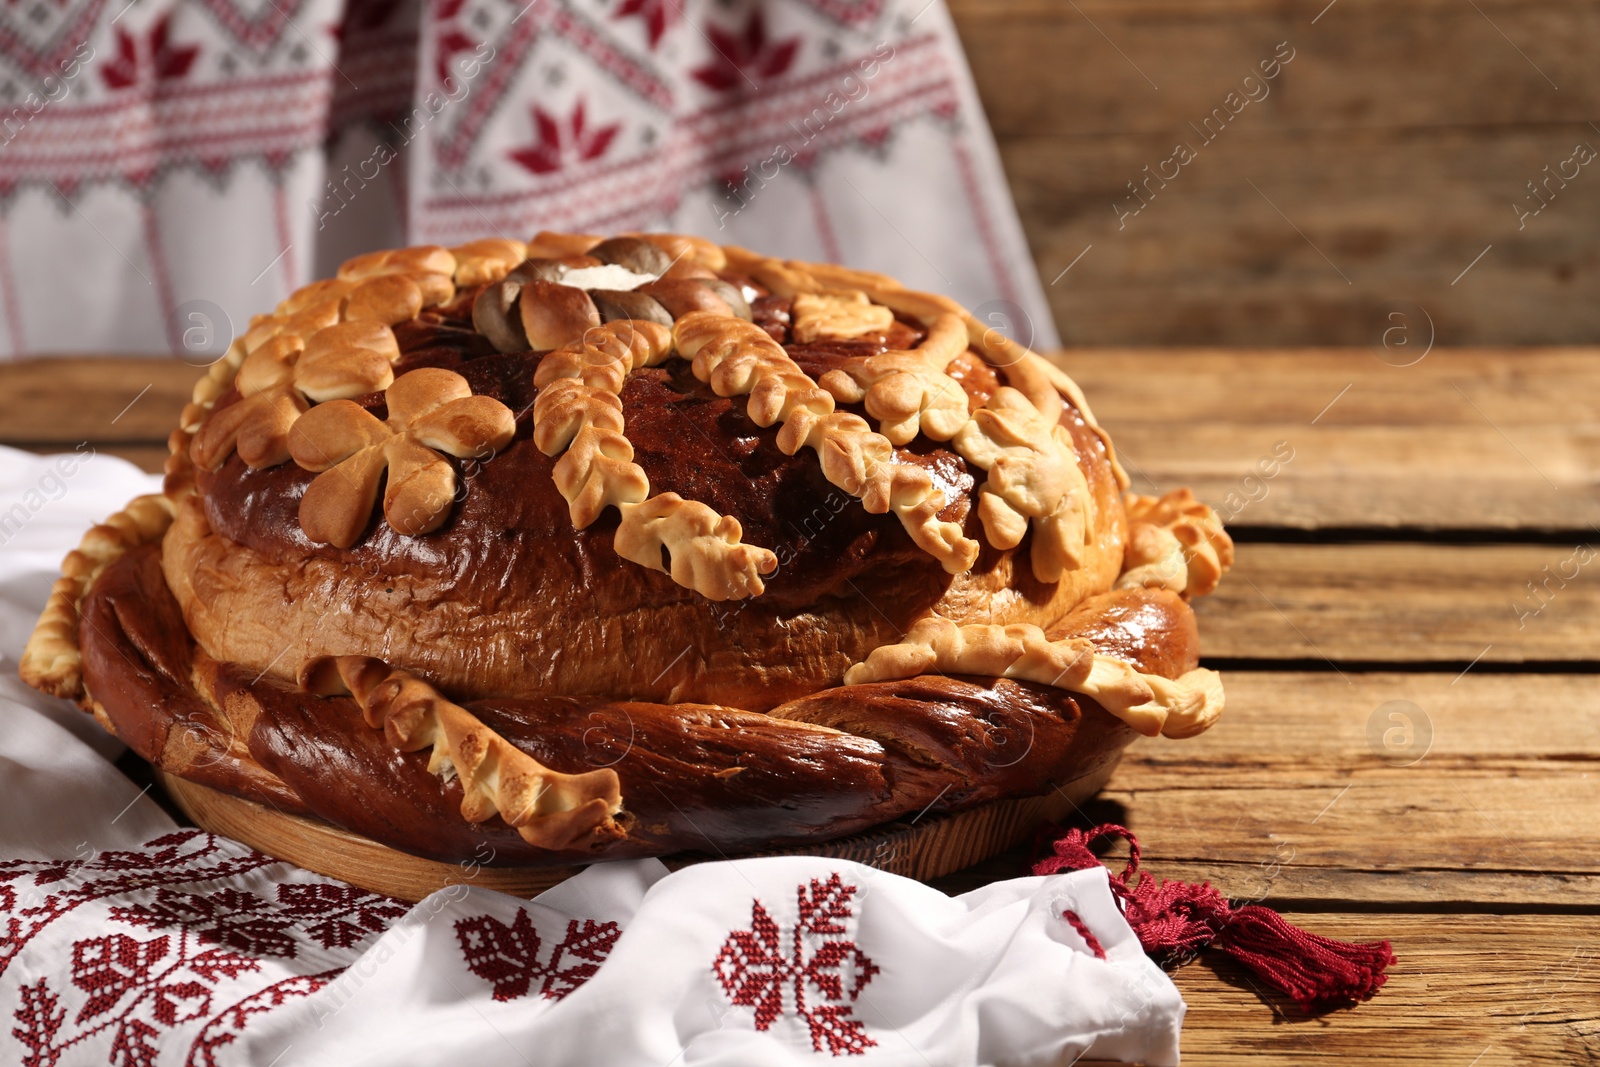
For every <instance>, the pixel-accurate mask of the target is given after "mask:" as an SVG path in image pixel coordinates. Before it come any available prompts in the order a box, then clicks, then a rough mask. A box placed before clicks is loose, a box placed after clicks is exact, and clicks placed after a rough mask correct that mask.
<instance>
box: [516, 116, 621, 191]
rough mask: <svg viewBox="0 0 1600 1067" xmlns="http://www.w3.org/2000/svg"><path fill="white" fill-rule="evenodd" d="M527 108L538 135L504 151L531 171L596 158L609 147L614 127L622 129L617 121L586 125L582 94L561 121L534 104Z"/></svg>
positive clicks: (546, 171) (544, 171)
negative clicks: (527, 142) (520, 145)
mask: <svg viewBox="0 0 1600 1067" xmlns="http://www.w3.org/2000/svg"><path fill="white" fill-rule="evenodd" d="M529 110H530V111H531V113H532V115H533V125H534V129H535V130H536V131H537V132H538V135H539V139H538V140H537V141H535V142H534V143H533V144H530V145H524V146H523V147H521V148H514V149H512V150H511V151H510V152H508V153H507V155H509V156H510V157H511V158H512V159H514V160H516V161H517V162H518V163H520V164H522V165H523V166H524V167H527V168H528V169H529V170H531V171H532V172H533V173H535V174H553V173H555V172H556V171H558V170H560V169H561V168H562V167H564V166H566V165H567V164H568V163H569V162H573V161H580V162H584V163H587V162H589V161H591V160H595V159H599V158H600V157H601V156H603V155H605V152H606V149H607V148H609V147H611V141H612V138H614V137H616V135H617V131H618V130H620V129H622V123H620V122H612V123H608V124H607V125H605V126H600V127H598V128H596V127H592V126H588V125H587V122H588V120H587V118H586V117H585V114H584V103H583V98H582V97H579V98H578V102H577V104H576V105H575V106H574V107H573V109H572V115H571V117H570V118H567V119H566V120H564V121H563V120H562V119H559V118H557V117H555V116H554V115H552V114H550V113H549V112H548V111H546V110H545V109H544V108H542V107H540V106H539V105H538V104H534V105H533V106H532V107H531V108H530V109H529Z"/></svg>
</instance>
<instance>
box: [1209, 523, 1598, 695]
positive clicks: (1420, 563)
mask: <svg viewBox="0 0 1600 1067" xmlns="http://www.w3.org/2000/svg"><path fill="white" fill-rule="evenodd" d="M1590 540H1595V541H1600V538H1595V537H1594V535H1593V534H1591V535H1590ZM1585 559H1587V560H1588V562H1587V563H1585V562H1583V561H1584V560H1585ZM1546 568H1548V570H1547V569H1546ZM1563 574H1565V575H1568V576H1570V578H1569V580H1564V581H1563V580H1562V575H1563ZM1530 582H1532V583H1534V584H1535V587H1536V588H1535V589H1534V590H1532V591H1530V589H1529V584H1528V583H1530ZM1546 582H1548V583H1549V584H1548V585H1546V584H1545V583H1546ZM1195 611H1196V613H1197V614H1198V615H1199V616H1200V634H1201V638H1200V647H1201V651H1202V654H1203V655H1205V656H1208V657H1219V656H1220V657H1226V658H1229V659H1251V660H1283V659H1290V660H1302V659H1303V660H1312V661H1317V662H1322V663H1331V664H1338V663H1344V662H1350V661H1355V662H1383V663H1405V662H1427V663H1433V662H1441V661H1443V662H1454V663H1461V664H1463V665H1464V664H1466V663H1469V662H1471V661H1473V660H1480V657H1481V660H1480V661H1481V662H1483V663H1524V662H1539V661H1554V660H1569V661H1575V662H1577V661H1593V660H1595V659H1596V658H1597V653H1600V636H1597V632H1596V627H1595V619H1596V618H1597V617H1600V549H1596V548H1593V547H1590V546H1588V542H1587V541H1585V542H1583V543H1581V544H1568V543H1565V542H1563V543H1561V544H1534V545H1455V544H1426V543H1424V544H1244V545H1240V546H1238V554H1237V559H1236V562H1235V565H1234V568H1233V570H1232V572H1231V573H1229V575H1228V577H1227V579H1226V580H1225V581H1224V582H1223V583H1222V585H1221V587H1220V588H1219V589H1218V590H1217V591H1216V592H1215V593H1213V594H1212V595H1210V596H1208V597H1204V598H1202V599H1200V600H1198V601H1196V602H1195Z"/></svg>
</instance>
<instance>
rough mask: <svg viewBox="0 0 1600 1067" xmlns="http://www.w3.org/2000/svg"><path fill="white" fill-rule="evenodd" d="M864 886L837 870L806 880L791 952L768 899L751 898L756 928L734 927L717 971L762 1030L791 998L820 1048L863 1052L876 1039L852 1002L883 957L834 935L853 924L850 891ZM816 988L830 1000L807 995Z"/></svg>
mask: <svg viewBox="0 0 1600 1067" xmlns="http://www.w3.org/2000/svg"><path fill="white" fill-rule="evenodd" d="M857 891H858V890H857V887H856V886H853V885H845V884H844V883H843V881H842V880H841V879H840V877H839V875H838V874H837V873H835V874H834V875H832V876H831V877H829V879H828V880H827V881H826V882H821V881H818V880H817V879H815V878H813V879H811V885H810V887H809V891H808V889H807V887H806V886H804V885H802V886H799V887H798V888H797V889H796V890H795V897H796V901H797V903H798V912H799V918H798V921H796V923H795V925H794V927H793V929H792V930H791V932H790V937H789V948H788V952H787V955H786V954H785V950H784V937H783V930H782V929H781V928H780V927H779V926H778V924H777V923H776V922H774V921H773V919H772V916H771V915H770V914H769V913H768V912H767V909H766V908H765V907H764V906H763V905H762V903H761V901H759V900H755V901H752V902H751V907H750V929H748V930H734V931H731V932H730V933H729V934H728V939H727V940H726V941H724V942H723V944H722V949H721V951H719V952H718V953H717V956H716V959H714V960H713V961H712V962H711V971H712V973H713V974H714V975H716V978H717V982H718V984H719V985H721V986H722V991H723V992H724V993H725V994H726V995H727V997H728V999H729V1000H730V1001H732V1002H733V1003H734V1004H736V1005H738V1006H740V1007H754V1008H755V1009H756V1011H755V1027H756V1029H757V1030H767V1029H769V1028H770V1027H771V1026H772V1024H773V1023H774V1022H776V1021H777V1020H778V1019H779V1018H780V1017H781V1016H782V1015H783V1014H784V1011H785V1006H786V1001H789V1002H791V1003H792V1010H793V1012H794V1014H795V1015H796V1016H798V1017H799V1018H801V1019H803V1020H804V1021H805V1023H806V1026H807V1027H808V1029H809V1030H810V1034H811V1047H812V1049H813V1050H815V1051H817V1052H824V1051H826V1052H830V1053H832V1054H833V1055H835V1056H844V1055H850V1056H859V1055H862V1054H863V1053H865V1052H866V1050H867V1049H869V1048H871V1047H873V1046H874V1045H876V1044H877V1041H875V1040H873V1039H872V1038H871V1037H868V1036H867V1032H866V1027H865V1025H864V1024H863V1023H862V1022H861V1020H859V1019H856V1018H854V1017H853V1016H852V1010H853V1009H851V1008H850V1006H849V1005H850V1004H853V1003H855V1001H856V1000H857V999H858V998H860V996H861V991H862V990H863V989H865V988H866V986H867V983H868V982H870V981H872V977H873V975H875V974H877V973H878V965H877V964H876V963H874V962H872V960H871V959H870V958H869V957H868V956H867V954H866V953H864V952H862V951H861V949H860V948H859V947H858V946H857V945H856V943H855V942H854V941H851V940H846V939H844V938H841V937H833V936H831V935H834V934H843V933H846V932H848V931H847V930H846V927H845V922H846V920H848V919H851V918H853V917H854V911H853V909H852V906H851V898H852V897H854V896H855V894H856V893H857ZM808 953H809V954H808ZM812 989H814V990H815V991H816V994H817V999H820V1000H821V1001H824V1002H825V1003H821V1004H817V1003H813V1002H812V1000H811V998H809V997H808V995H807V993H808V990H812Z"/></svg>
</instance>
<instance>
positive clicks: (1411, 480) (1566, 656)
mask: <svg viewBox="0 0 1600 1067" xmlns="http://www.w3.org/2000/svg"><path fill="white" fill-rule="evenodd" d="M1383 354H1384V355H1385V356H1386V357H1388V361H1387V362H1386V361H1385V360H1384V359H1380V358H1379V357H1378V355H1376V354H1374V353H1373V352H1369V351H1367V350H1364V349H1362V350H1337V351H1310V350H1300V351H1264V352H1239V351H1204V350H1192V351H1174V350H1161V351H1129V350H1077V351H1073V352H1070V353H1067V354H1065V355H1064V356H1063V357H1062V359H1063V363H1064V365H1065V366H1066V367H1067V368H1068V369H1069V370H1070V371H1071V373H1072V374H1073V375H1074V376H1075V377H1076V378H1077V379H1078V381H1079V383H1080V384H1081V385H1082V386H1083V388H1084V391H1085V392H1086V393H1087V395H1088V397H1089V399H1090V401H1091V403H1092V404H1093V405H1094V407H1095V410H1096V414H1097V415H1099V417H1100V419H1101V420H1102V421H1103V422H1104V423H1105V424H1106V426H1107V427H1109V428H1110V430H1111V432H1112V434H1113V435H1114V437H1115V439H1116V441H1117V443H1118V446H1119V450H1120V452H1121V454H1122V458H1123V462H1124V463H1125V464H1126V466H1127V468H1128V470H1129V472H1130V474H1131V475H1132V476H1133V478H1134V484H1135V488H1137V489H1139V490H1141V491H1146V492H1151V491H1158V490H1160V489H1166V488H1171V487H1174V486H1179V485H1190V486H1193V487H1194V489H1195V490H1196V492H1197V493H1199V494H1200V495H1201V496H1202V497H1203V498H1205V499H1207V500H1209V501H1211V502H1212V503H1214V504H1223V505H1230V506H1229V508H1228V510H1230V511H1232V512H1233V513H1234V514H1233V518H1232V521H1231V522H1230V528H1231V529H1232V530H1233V532H1234V536H1235V537H1236V538H1237V539H1238V541H1239V553H1238V564H1237V566H1236V567H1235V568H1234V570H1233V572H1232V573H1231V574H1230V575H1229V576H1228V577H1227V578H1226V579H1225V580H1224V583H1223V586H1222V589H1221V590H1220V591H1219V592H1218V593H1216V594H1215V595H1213V596H1211V597H1208V598H1206V599H1205V600H1203V601H1201V602H1200V603H1199V605H1198V607H1199V612H1200V615H1201V629H1202V632H1203V634H1204V648H1205V654H1206V660H1207V662H1208V663H1209V664H1211V665H1213V666H1217V667H1219V668H1221V669H1222V670H1223V671H1224V672H1225V675H1226V682H1227V689H1228V711H1227V714H1226V715H1225V716H1224V718H1223V719H1222V721H1221V723H1220V724H1219V725H1218V726H1217V727H1216V728H1215V729H1213V730H1211V731H1210V732H1209V733H1207V734H1205V735H1204V736H1202V737H1200V738H1198V739H1195V740H1191V741H1181V742H1174V741H1165V740H1159V739H1158V740H1154V741H1143V742H1140V743H1139V744H1138V745H1137V746H1135V748H1134V749H1133V750H1132V754H1131V755H1130V757H1129V758H1128V759H1127V760H1126V761H1125V762H1124V763H1123V765H1122V767H1121V768H1120V769H1119V770H1118V772H1117V774H1116V777H1115V778H1114V779H1113V780H1112V783H1111V786H1110V788H1109V789H1108V790H1107V791H1106V792H1105V793H1104V794H1103V795H1102V797H1101V798H1100V799H1098V800H1097V801H1096V802H1094V803H1093V804H1092V805H1090V806H1089V807H1088V808H1087V809H1086V810H1085V811H1084V813H1083V817H1084V819H1085V820H1095V821H1115V822H1120V823H1123V824H1125V825H1127V826H1129V827H1131V828H1132V829H1133V830H1134V831H1135V832H1137V833H1138V834H1139V836H1140V838H1141V840H1142V844H1143V846H1144V850H1145V855H1146V865H1147V866H1148V867H1149V868H1150V869H1152V870H1153V871H1155V872H1156V873H1158V874H1161V875H1165V876H1167V877H1170V878H1181V879H1186V880H1191V881H1199V880H1210V881H1211V882H1212V883H1214V884H1215V885H1217V886H1218V887H1219V888H1220V889H1221V890H1222V891H1223V892H1224V893H1225V894H1227V895H1229V896H1231V897H1235V898H1241V897H1242V898H1250V899H1255V898H1262V899H1263V902H1264V903H1266V904H1268V905H1270V906H1272V907H1275V908H1277V909H1279V910H1280V911H1283V912H1284V913H1286V914H1287V915H1289V916H1290V918H1291V919H1292V920H1293V921H1294V922H1296V923H1299V924H1301V925H1303V926H1305V927H1307V928H1309V929H1311V930H1314V931H1317V932H1320V933H1325V934H1328V935H1331V936H1335V937H1341V938H1346V939H1350V940H1373V939H1379V938H1388V939H1390V940H1392V941H1393V943H1394V950H1395V953H1396V955H1397V956H1398V957H1399V962H1398V964H1397V965H1396V966H1395V968H1394V969H1393V972H1392V977H1391V979H1390V981H1389V984H1388V985H1387V986H1386V987H1385V988H1384V989H1383V991H1382V992H1381V993H1380V994H1379V995H1378V996H1377V998H1376V999H1374V1000H1372V1001H1371V1002H1369V1003H1367V1004H1364V1005H1362V1006H1360V1007H1357V1008H1354V1009H1351V1010H1344V1011H1338V1012H1334V1013H1331V1014H1327V1015H1322V1016H1317V1017H1312V1016H1308V1015H1306V1014H1305V1013H1304V1012H1302V1011H1300V1010H1299V1009H1298V1008H1296V1007H1295V1006H1294V1005H1293V1004H1291V1003H1287V1002H1285V1001H1283V1000H1282V999H1281V998H1278V997H1274V996H1264V995H1263V994H1262V993H1261V991H1260V990H1258V989H1257V988H1256V986H1255V985H1253V984H1252V981H1253V980H1252V979H1251V978H1250V977H1249V976H1248V975H1246V974H1245V973H1243V972H1241V971H1239V970H1238V969H1236V968H1233V967H1231V966H1228V965H1220V966H1219V965H1217V964H1215V963H1214V962H1213V961H1211V960H1210V959H1209V958H1203V959H1202V961H1201V962H1198V963H1195V964H1191V965H1190V966H1187V967H1185V968H1183V969H1182V970H1180V971H1179V972H1178V973H1177V975H1176V981H1177V983H1178V987H1179V988H1180V989H1181V990H1182V991H1183V994H1184V997H1185V998H1186V999H1187V1000H1188V1003H1189V1008H1190V1011H1189V1016H1188V1019H1187V1021H1186V1024H1185V1028H1184V1054H1185V1061H1184V1062H1185V1063H1186V1064H1213V1063H1244V1062H1250V1063H1277V1062H1284V1061H1291V1062H1310V1061H1315V1060H1333V1059H1338V1060H1342V1061H1359V1062H1371V1063H1395V1062H1418V1063H1429V1064H1458V1065H1459V1067H1496V1065H1500V1064H1513V1063H1516V1064H1521V1063H1534V1062H1538V1063H1559V1064H1572V1063H1594V1062H1600V696H1597V695H1596V682H1597V679H1596V677H1595V672H1596V669H1597V667H1600V655H1597V646H1596V638H1597V635H1600V579H1597V576H1600V556H1596V555H1595V553H1594V552H1593V550H1591V549H1590V548H1589V546H1590V545H1592V544H1594V543H1596V542H1597V541H1600V492H1597V474H1596V472H1597V471H1600V422H1597V421H1596V419H1597V415H1596V412H1597V411H1600V351H1595V350H1583V349H1542V350H1533V351H1507V350H1472V351H1469V350H1440V351H1433V352H1430V353H1428V354H1427V355H1426V357H1425V358H1423V359H1422V360H1421V361H1420V362H1417V363H1415V364H1413V365H1411V366H1395V365H1393V364H1394V363H1399V362H1404V361H1405V359H1402V358H1400V357H1399V356H1398V355H1397V354H1395V353H1390V352H1385V353H1383ZM1406 358H1410V357H1409V356H1408V357H1406ZM196 373H197V372H196V371H195V370H194V369H193V368H190V367H186V366H183V365H182V364H179V363H176V362H167V361H138V360H114V359H93V358H82V359H72V360H51V361H49V362H48V363H34V364H16V365H12V366H7V367H3V368H0V440H3V441H5V442H7V443H14V444H21V445H25V446H27V447H30V448H39V449H47V450H59V449H71V448H73V447H75V446H77V445H78V444H79V443H80V442H84V441H87V442H89V443H91V444H92V445H93V446H94V447H95V448H96V449H97V450H99V451H102V452H109V453H114V454H117V455H123V456H127V457H129V458H131V459H133V460H134V461H135V462H137V463H139V464H141V465H142V466H145V467H147V468H150V469H154V468H155V467H156V466H158V465H159V463H160V460H161V457H162V456H163V455H164V454H165V446H164V445H163V444H162V443H161V442H162V441H163V440H164V438H165V437H166V434H167V431H168V429H169V428H170V426H171V425H172V424H173V420H174V418H175V416H176V413H177V411H178V408H179V407H180V406H181V404H182V401H183V399H184V398H185V397H186V396H187V394H188V390H189V386H190V383H191V382H192V380H193V378H194V377H195V376H196ZM1291 451H1292V458H1291V459H1289V460H1287V462H1282V461H1281V457H1282V456H1284V455H1285V454H1288V453H1289V452H1291ZM1275 452H1276V455H1277V458H1279V459H1280V462H1279V464H1278V466H1277V468H1276V473H1275V476H1273V477H1271V478H1262V477H1261V475H1260V474H1259V468H1258V467H1257V462H1258V460H1262V459H1271V458H1274V453H1275ZM1271 466H1272V465H1271V464H1270V463H1268V464H1267V467H1268V468H1270V467H1271ZM1230 494H1234V495H1232V496H1230ZM1530 583H1531V584H1530ZM1019 862H1020V858H1019V857H1016V856H1011V857H1003V858H1001V859H998V860H995V861H991V862H990V863H988V864H985V865H984V866H983V867H982V868H980V869H977V870H974V871H970V872H966V873H964V874H963V875H960V876H957V877H955V878H952V879H949V880H947V881H946V882H945V883H944V885H945V887H946V888H951V889H958V888H964V887H966V886H970V885H972V884H974V883H975V882H978V881H981V880H984V879H986V878H991V877H998V876H1003V875H1011V874H1015V873H1017V870H1018V865H1019Z"/></svg>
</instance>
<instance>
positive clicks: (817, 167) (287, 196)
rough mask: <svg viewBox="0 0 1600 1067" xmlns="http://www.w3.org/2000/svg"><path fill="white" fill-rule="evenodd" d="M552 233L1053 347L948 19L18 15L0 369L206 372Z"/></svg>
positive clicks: (637, 9) (7, 106) (667, 1)
mask: <svg viewBox="0 0 1600 1067" xmlns="http://www.w3.org/2000/svg"><path fill="white" fill-rule="evenodd" d="M541 229H552V230H580V231H588V232H597V233H616V232H621V231H625V230H630V229H648V230H655V229H671V230H679V231H683V232H687V233H697V234H702V235H704V236H707V237H711V238H714V239H716V240H718V241H720V242H722V243H729V244H743V245H746V246H748V247H751V248H755V249H758V250H760V251H762V252H766V253H768V254H770V255H777V256H784V257H789V258H799V259H815V260H835V261H838V262H843V263H847V264H849V265H850V266H854V267H860V268H866V269H870V270H879V271H885V272H888V273H890V274H893V275H895V276H896V277H898V278H900V279H901V280H902V281H903V282H904V283H906V284H907V285H910V286H912V287H914V288H922V289H929V290H933V291H938V292H943V293H946V294H948V295H950V296H952V297H954V298H956V299H958V300H960V301H962V302H963V303H965V304H966V305H967V306H968V307H969V308H972V309H973V310H974V311H975V312H976V313H977V314H978V317H979V318H981V319H983V320H984V321H985V322H988V323H990V324H991V325H993V326H995V327H996V328H997V329H1000V330H1002V331H1003V332H1006V333H1008V334H1009V335H1011V336H1012V337H1013V338H1014V339H1015V340H1018V341H1020V342H1022V343H1024V344H1031V345H1033V346H1034V347H1043V348H1049V347H1053V346H1054V345H1055V344H1056V333H1055V327H1054V325H1053V323H1052V321H1051V317H1050V311H1049V308H1048V306H1047V304H1046V302H1045V298H1044V293H1043V289H1042V288H1041V286H1040V284H1039V278H1038V275H1037V274H1036V272H1035V269H1034V265H1033V260H1032V256H1031V255H1030V253H1029V249H1028V244H1027V242H1026V240H1025V239H1024V237H1023V234H1022V228H1021V226H1020V224H1019V223H1018V221H1017V215H1016V210H1015V207H1014V206H1013V204H1012V201H1011V197H1010V193H1009V191H1008V188H1007V185H1006V180H1005V175H1004V173H1003V172H1002V170H1001V167H1000V161H999V157H998V154H997V153H996V150H995V145H994V140H993V137H992V136H991V135H990V132H989V127H988V123H987V121H986V120H985V118H984V113H983V108H982V105H981V104H980V103H979V101H978V97H977V94H976V92H975V90H974V88H973V83H972V78H971V74H970V72H969V71H968V69H967V64H966V59H965V57H964V55H963V54H962V51H961V44H960V41H959V40H958V39H957V37H956V33H955V30H954V27H953V25H952V23H951V21H950V16H949V13H948V12H947V11H946V9H945V6H944V3H943V0H807V2H798V0H599V2H597V0H429V2H427V3H425V4H424V3H422V2H420V0H267V2H266V3H261V2H259V0H161V2H159V3H138V4H135V3H129V2H128V0H111V2H109V3H108V2H107V0H48V2H46V0H39V2H31V0H30V2H28V3H22V4H18V3H10V2H8V3H6V4H4V5H0V358H3V357H4V356H6V355H8V354H9V355H19V354H29V353H48V352H72V351H79V352H81V351H116V352H163V353H165V352H170V351H180V352H184V353H186V354H187V355H188V356H190V357H200V356H203V355H213V356H214V355H218V354H221V352H223V351H224V350H225V349H226V348H227V345H228V341H229V339H230V337H231V336H232V334H234V333H237V332H243V331H244V329H245V328H246V326H247V324H248V320H249V317H250V316H251V315H253V314H258V313H261V312H264V311H267V310H269V309H270V308H272V307H273V306H274V305H275V304H276V303H277V302H278V301H279V300H281V299H282V298H283V297H284V296H286V295H287V294H288V293H289V292H290V291H292V290H293V289H295V288H296V287H298V286H301V285H305V284H306V283H308V282H310V281H313V280H315V279H316V278H319V277H326V276H328V275H329V274H331V273H332V272H333V270H334V269H335V268H336V267H337V265H338V264H339V262H340V261H341V260H343V259H345V258H348V257H349V256H351V255H354V254H356V253H358V252H365V251H370V250H371V249H374V248H386V247H393V246H395V245H399V244H408V243H411V244H421V243H430V242H435V243H442V244H453V243H460V242H462V241H465V240H467V239H470V238H475V237H489V236H495V235H497V234H498V235H500V236H509V237H517V238H522V239H527V238H529V237H531V236H532V235H533V234H534V233H535V232H536V231H538V230H541ZM88 294H92V296H90V295H88Z"/></svg>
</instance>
